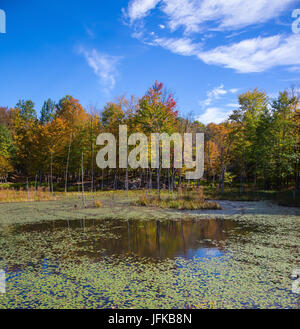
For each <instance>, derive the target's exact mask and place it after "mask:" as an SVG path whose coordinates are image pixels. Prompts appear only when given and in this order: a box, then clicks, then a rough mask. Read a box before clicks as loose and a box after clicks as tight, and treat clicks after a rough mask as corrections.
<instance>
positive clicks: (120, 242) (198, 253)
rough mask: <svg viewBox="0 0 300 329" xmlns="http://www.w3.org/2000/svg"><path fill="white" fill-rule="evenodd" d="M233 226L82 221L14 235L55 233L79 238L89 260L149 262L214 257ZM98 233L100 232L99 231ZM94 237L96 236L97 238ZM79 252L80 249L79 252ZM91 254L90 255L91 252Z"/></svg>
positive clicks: (202, 222) (222, 223)
mask: <svg viewBox="0 0 300 329" xmlns="http://www.w3.org/2000/svg"><path fill="white" fill-rule="evenodd" d="M236 227H237V224H236V223H234V222H233V221H230V220H226V221H224V220H222V219H203V220H198V221H197V220H178V221H175V220H168V221H164V222H160V221H136V220H134V221H130V220H123V221H122V220H120V221H113V222H112V221H111V220H107V221H105V220H104V221H103V220H99V221H98V220H95V219H91V220H88V219H83V220H72V221H54V222H51V223H49V222H47V223H38V224H28V225H21V226H17V227H15V228H14V231H15V233H17V234H18V233H19V234H20V233H24V232H27V233H32V234H34V233H42V232H47V234H51V232H52V234H53V235H55V234H56V233H57V232H63V231H64V232H65V234H66V236H65V239H68V233H70V232H72V234H77V235H79V234H81V239H80V240H78V241H77V246H79V247H85V249H89V252H88V253H87V254H88V255H89V256H90V257H92V256H93V254H94V255H97V257H98V256H99V251H103V252H101V255H102V256H106V255H122V254H131V255H134V256H139V257H149V258H153V259H165V258H171V259H173V258H175V257H183V258H187V259H190V258H193V257H217V256H221V255H223V253H224V250H223V249H224V246H225V244H226V239H227V238H228V236H229V234H230V232H232V230H233V229H234V228H236ZM99 229H100V230H99ZM97 233H99V234H98V236H97ZM80 249H82V248H80ZM91 250H92V251H91Z"/></svg>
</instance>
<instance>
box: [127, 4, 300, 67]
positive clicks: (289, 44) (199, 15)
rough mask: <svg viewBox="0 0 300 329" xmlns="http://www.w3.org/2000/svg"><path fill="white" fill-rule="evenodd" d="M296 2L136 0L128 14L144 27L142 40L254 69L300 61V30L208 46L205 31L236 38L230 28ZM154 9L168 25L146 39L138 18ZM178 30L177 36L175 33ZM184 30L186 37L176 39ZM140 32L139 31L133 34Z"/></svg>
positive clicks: (269, 16) (279, 11)
mask: <svg viewBox="0 0 300 329" xmlns="http://www.w3.org/2000/svg"><path fill="white" fill-rule="evenodd" d="M297 1H299V0H273V1H269V0H202V1H199V0H132V1H130V3H129V6H128V8H127V10H126V11H125V12H126V15H127V17H129V19H130V22H131V24H133V25H134V28H135V29H136V28H137V26H142V28H143V38H142V37H140V40H142V41H143V42H145V43H147V44H149V45H152V46H160V47H163V48H165V49H168V50H169V51H171V52H173V53H176V54H179V55H183V56H196V57H197V58H198V59H200V60H202V61H203V62H204V63H206V64H212V65H217V66H222V67H225V68H230V69H233V70H235V71H237V72H239V73H252V72H263V71H266V70H268V69H270V68H273V67H276V66H287V67H290V66H292V67H295V66H297V65H299V64H300V56H299V55H298V53H299V49H300V34H289V35H283V34H277V35H273V36H267V37H257V38H251V39H244V40H242V41H239V42H235V43H231V44H225V45H221V46H218V47H215V48H212V49H209V48H208V47H207V45H205V44H204V41H206V39H205V38H204V39H203V32H204V31H205V32H206V31H208V30H211V31H215V33H218V31H219V32H220V31H221V32H224V31H227V33H229V32H230V33H231V36H232V31H233V32H234V33H239V31H238V30H239V29H242V28H243V29H244V28H245V27H247V26H251V25H255V24H259V23H265V22H268V21H270V20H271V19H276V18H278V17H280V15H281V14H282V13H283V12H284V11H285V10H287V9H288V8H289V7H290V6H291V5H292V4H293V3H297ZM155 8H156V9H158V10H160V11H161V12H162V13H163V14H164V15H160V16H159V17H160V18H161V19H162V24H160V25H163V26H165V27H166V29H164V31H162V29H160V31H161V33H163V34H164V35H163V37H161V36H159V35H157V34H153V35H151V34H149V33H148V36H149V38H148V39H147V38H146V37H145V35H146V33H147V31H146V29H145V26H146V25H144V24H143V23H142V24H141V25H139V24H138V22H141V21H142V22H143V21H144V20H145V18H146V17H147V16H148V14H149V13H150V12H151V10H153V9H155ZM162 17H163V18H162ZM167 27H168V29H167ZM167 30H168V31H167ZM166 31H167V32H166ZM175 31H176V37H174V36H173V32H175ZM182 31H183V35H182V36H181V37H180V36H179V37H178V34H180V33H181V32H182ZM244 31H245V29H244ZM244 31H242V32H244ZM136 33H137V31H135V35H137V34H136ZM168 33H169V35H168ZM197 33H201V35H202V41H203V43H201V44H199V42H196V41H194V39H195V38H194V35H193V36H192V34H195V35H197ZM235 35H236V34H235ZM225 37H226V35H225ZM204 49H205V50H204Z"/></svg>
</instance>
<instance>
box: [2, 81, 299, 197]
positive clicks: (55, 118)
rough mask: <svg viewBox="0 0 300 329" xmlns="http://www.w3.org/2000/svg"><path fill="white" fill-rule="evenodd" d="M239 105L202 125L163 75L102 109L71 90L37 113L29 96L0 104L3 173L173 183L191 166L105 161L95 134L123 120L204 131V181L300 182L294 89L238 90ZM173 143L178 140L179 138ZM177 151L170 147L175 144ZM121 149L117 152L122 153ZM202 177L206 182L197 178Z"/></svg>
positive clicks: (133, 127)
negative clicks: (99, 161) (181, 106)
mask: <svg viewBox="0 0 300 329" xmlns="http://www.w3.org/2000/svg"><path fill="white" fill-rule="evenodd" d="M238 102H239V106H238V108H237V109H235V110H234V111H233V113H232V114H231V115H230V116H229V117H228V119H227V120H225V121H224V122H223V123H221V124H214V123H211V124H208V125H204V124H202V123H201V122H198V121H197V120H194V119H193V117H192V116H191V115H190V116H188V117H183V116H180V115H179V112H178V110H177V103H176V101H175V99H174V96H173V95H172V93H170V92H169V91H168V90H167V89H166V88H165V87H164V85H163V84H162V83H158V82H155V83H154V85H153V86H151V87H150V88H149V89H148V90H147V92H146V93H145V95H144V96H142V97H140V98H138V97H135V96H131V97H130V98H129V99H127V98H125V97H119V98H116V99H115V100H114V101H112V102H108V103H107V104H106V105H105V107H104V108H103V109H101V110H99V109H97V108H95V107H91V106H90V107H89V108H84V107H83V106H82V105H81V104H80V102H79V101H78V100H77V99H75V98H73V97H72V96H69V95H67V96H65V97H64V98H62V99H61V100H60V101H59V102H55V101H53V100H51V99H48V100H47V101H45V102H44V104H43V107H42V109H41V111H40V115H39V116H38V115H37V112H36V109H35V106H34V103H33V102H32V101H31V100H20V101H19V102H18V103H17V104H16V106H15V107H14V108H7V107H0V179H1V180H2V181H7V180H9V181H13V180H15V181H18V180H19V181H21V180H23V181H25V180H26V179H29V180H33V179H34V180H35V181H36V182H38V183H40V184H42V183H43V182H47V183H48V185H49V186H50V188H52V190H53V185H57V186H59V185H61V186H65V190H67V189H68V186H69V185H70V184H74V183H78V182H82V181H85V182H87V181H88V182H89V183H88V186H89V188H90V189H91V190H94V189H97V188H115V189H120V188H127V189H128V188H145V187H147V188H149V189H152V188H157V187H159V188H160V187H161V186H162V185H165V186H166V187H168V188H169V189H172V190H173V189H174V188H175V187H177V186H179V185H181V184H183V183H184V175H185V170H186V169H185V168H182V169H175V168H174V167H172V166H171V168H170V169H162V168H159V169H138V170H132V169H130V168H127V169H109V168H107V169H104V170H102V169H99V168H98V167H97V166H96V161H95V158H96V154H97V151H98V149H97V146H96V139H97V136H98V135H99V134H100V133H103V132H109V133H112V134H114V135H115V136H116V139H117V142H118V131H119V125H122V124H123V125H124V124H126V125H127V126H128V130H129V131H128V133H129V134H130V133H133V132H143V133H144V134H145V135H146V136H150V134H151V133H168V134H172V133H174V132H179V133H180V134H182V135H183V134H184V133H205V174H204V178H203V179H202V181H203V182H206V183H207V184H209V185H211V186H212V187H218V188H219V189H220V191H221V192H222V191H224V188H225V187H227V186H238V187H239V189H240V191H241V192H243V191H244V190H245V189H252V190H258V189H264V190H269V189H278V190H279V189H289V188H293V191H294V194H295V193H296V191H297V189H298V188H299V172H300V110H299V104H300V102H299V94H298V93H297V90H296V89H293V88H291V89H288V90H285V91H282V92H280V93H279V94H278V96H277V97H276V98H274V99H270V98H269V97H268V96H267V94H266V93H265V92H264V91H262V90H259V89H254V90H249V91H247V92H245V93H243V94H240V95H239V96H238ZM173 146H174V145H173ZM171 154H172V152H171ZM117 156H118V154H117ZM196 184H200V182H196Z"/></svg>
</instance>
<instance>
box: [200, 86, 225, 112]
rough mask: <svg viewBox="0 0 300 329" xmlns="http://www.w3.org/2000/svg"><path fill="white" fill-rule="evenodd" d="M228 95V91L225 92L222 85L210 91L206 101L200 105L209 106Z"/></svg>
mask: <svg viewBox="0 0 300 329" xmlns="http://www.w3.org/2000/svg"><path fill="white" fill-rule="evenodd" d="M226 94H227V90H225V89H224V85H223V84H221V85H220V86H218V87H215V88H213V89H212V90H209V91H208V92H207V93H206V96H207V98H206V99H205V100H204V101H202V102H200V105H202V107H206V106H209V105H211V104H212V103H213V102H214V101H216V100H217V99H220V97H221V96H223V95H226Z"/></svg>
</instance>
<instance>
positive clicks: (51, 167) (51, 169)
mask: <svg viewBox="0 0 300 329" xmlns="http://www.w3.org/2000/svg"><path fill="white" fill-rule="evenodd" d="M50 171H51V173H50V174H51V193H52V195H53V194H54V193H53V153H52V152H51V165H50Z"/></svg>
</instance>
